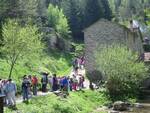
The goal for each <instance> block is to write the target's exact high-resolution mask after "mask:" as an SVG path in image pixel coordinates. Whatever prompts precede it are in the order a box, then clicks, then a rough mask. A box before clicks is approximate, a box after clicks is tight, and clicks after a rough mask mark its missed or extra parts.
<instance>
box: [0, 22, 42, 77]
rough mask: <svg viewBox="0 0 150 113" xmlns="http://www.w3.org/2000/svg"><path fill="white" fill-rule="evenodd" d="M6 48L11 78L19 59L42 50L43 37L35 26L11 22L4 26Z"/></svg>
mask: <svg viewBox="0 0 150 113" xmlns="http://www.w3.org/2000/svg"><path fill="white" fill-rule="evenodd" d="M2 35H3V37H4V41H3V43H4V46H2V49H1V50H2V53H3V55H4V56H5V57H6V59H7V61H8V63H9V65H10V73H9V78H11V76H12V72H13V69H14V67H15V64H16V62H17V60H18V59H20V58H23V57H27V56H30V55H33V54H34V53H37V52H39V51H40V50H41V48H42V44H41V41H40V37H41V35H40V34H39V33H38V29H37V28H36V27H35V26H31V25H26V26H24V27H22V26H20V25H19V24H18V22H17V21H15V20H9V21H8V22H7V23H6V24H4V25H3V33H2Z"/></svg>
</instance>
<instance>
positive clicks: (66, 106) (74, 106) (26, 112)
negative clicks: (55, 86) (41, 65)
mask: <svg viewBox="0 0 150 113" xmlns="http://www.w3.org/2000/svg"><path fill="white" fill-rule="evenodd" d="M106 103H109V100H108V98H107V96H106V95H105V94H104V93H99V92H97V91H90V90H87V91H83V92H82V91H81V92H71V93H70V95H69V97H68V98H67V99H61V98H60V97H57V96H55V95H54V94H52V95H47V96H43V97H36V98H33V99H32V100H30V102H29V104H25V103H21V104H18V105H17V108H18V111H12V110H11V109H8V108H5V112H4V113H18V112H19V113H89V112H91V111H93V110H94V109H96V108H97V107H100V106H102V105H104V104H106Z"/></svg>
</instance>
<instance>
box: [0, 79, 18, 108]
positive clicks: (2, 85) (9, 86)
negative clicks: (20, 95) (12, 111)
mask: <svg viewBox="0 0 150 113" xmlns="http://www.w3.org/2000/svg"><path fill="white" fill-rule="evenodd" d="M16 92H17V87H16V84H15V83H14V82H13V81H12V79H8V80H2V79H0V94H1V95H5V98H4V103H5V104H6V105H10V106H15V105H16V100H15V94H16Z"/></svg>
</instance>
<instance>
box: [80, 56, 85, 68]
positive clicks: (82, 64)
mask: <svg viewBox="0 0 150 113" xmlns="http://www.w3.org/2000/svg"><path fill="white" fill-rule="evenodd" d="M80 59H81V62H80V69H83V68H84V65H85V58H84V56H82V57H81V58H80Z"/></svg>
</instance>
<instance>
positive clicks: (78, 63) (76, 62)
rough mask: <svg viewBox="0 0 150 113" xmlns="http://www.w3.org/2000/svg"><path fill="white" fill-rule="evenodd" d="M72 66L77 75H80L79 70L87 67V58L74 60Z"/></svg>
mask: <svg viewBox="0 0 150 113" xmlns="http://www.w3.org/2000/svg"><path fill="white" fill-rule="evenodd" d="M72 66H73V70H74V72H75V74H76V75H78V70H79V69H83V68H84V66H85V57H84V56H80V57H76V58H74V59H73V61H72Z"/></svg>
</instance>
